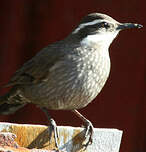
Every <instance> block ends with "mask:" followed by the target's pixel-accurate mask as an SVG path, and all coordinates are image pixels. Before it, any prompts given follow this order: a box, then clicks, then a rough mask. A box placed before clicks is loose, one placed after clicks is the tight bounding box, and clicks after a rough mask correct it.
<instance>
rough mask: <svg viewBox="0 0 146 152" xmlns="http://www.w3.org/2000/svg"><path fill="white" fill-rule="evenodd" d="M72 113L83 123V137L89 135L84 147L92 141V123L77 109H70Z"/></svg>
mask: <svg viewBox="0 0 146 152" xmlns="http://www.w3.org/2000/svg"><path fill="white" fill-rule="evenodd" d="M72 112H73V113H75V115H76V116H78V117H79V118H80V119H81V120H82V121H83V122H84V123H85V129H86V131H85V138H87V136H88V135H89V139H88V141H87V143H86V144H85V147H87V146H88V145H90V144H92V142H93V132H94V131H93V129H94V127H93V125H92V123H91V122H90V121H89V120H88V119H86V118H85V117H84V116H83V115H82V114H80V113H79V112H78V111H77V110H72Z"/></svg>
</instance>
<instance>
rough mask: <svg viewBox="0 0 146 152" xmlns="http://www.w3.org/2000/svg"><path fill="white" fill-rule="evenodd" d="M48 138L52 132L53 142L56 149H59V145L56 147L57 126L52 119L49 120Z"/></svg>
mask: <svg viewBox="0 0 146 152" xmlns="http://www.w3.org/2000/svg"><path fill="white" fill-rule="evenodd" d="M50 126H51V127H50V129H51V130H50V137H51V136H52V133H53V132H54V140H55V146H56V147H57V148H59V145H58V138H59V136H58V130H57V125H56V122H55V121H54V119H52V118H51V119H50Z"/></svg>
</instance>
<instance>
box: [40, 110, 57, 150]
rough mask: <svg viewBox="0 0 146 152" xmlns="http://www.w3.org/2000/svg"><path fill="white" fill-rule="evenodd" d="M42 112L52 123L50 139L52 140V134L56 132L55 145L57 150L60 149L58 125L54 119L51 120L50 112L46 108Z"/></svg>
mask: <svg viewBox="0 0 146 152" xmlns="http://www.w3.org/2000/svg"><path fill="white" fill-rule="evenodd" d="M41 110H42V111H43V112H44V113H45V114H46V116H47V118H48V120H49V122H50V129H51V130H50V135H49V138H51V136H52V132H54V139H55V145H56V147H57V148H59V145H58V141H57V139H58V137H59V136H58V130H57V125H56V122H55V121H54V119H53V118H51V116H50V115H49V112H48V110H47V109H46V108H41Z"/></svg>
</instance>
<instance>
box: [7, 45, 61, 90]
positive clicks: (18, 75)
mask: <svg viewBox="0 0 146 152" xmlns="http://www.w3.org/2000/svg"><path fill="white" fill-rule="evenodd" d="M63 56H64V54H63V51H60V50H57V48H56V47H47V48H45V49H43V50H42V51H40V52H39V53H38V54H37V55H36V56H34V57H33V58H32V59H31V60H29V61H28V62H26V63H25V64H24V65H23V66H22V67H21V68H20V69H19V70H17V71H16V72H15V73H14V75H13V76H12V78H11V80H10V81H9V82H8V84H7V85H5V87H8V86H13V85H17V84H32V83H33V84H34V83H39V82H41V81H45V79H46V78H47V77H48V76H49V69H50V68H51V67H52V66H53V65H54V64H55V63H56V62H57V61H58V60H61V58H62V57H63Z"/></svg>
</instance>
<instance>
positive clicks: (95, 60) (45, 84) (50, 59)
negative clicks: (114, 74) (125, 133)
mask: <svg viewBox="0 0 146 152" xmlns="http://www.w3.org/2000/svg"><path fill="white" fill-rule="evenodd" d="M141 27H142V25H140V24H136V23H120V22H118V21H116V20H115V19H113V18H112V17H110V16H108V15H106V14H102V13H90V14H88V15H86V16H85V17H83V18H82V19H81V21H80V22H79V24H78V25H77V26H76V27H75V28H74V29H73V31H72V32H71V33H70V34H69V35H68V36H67V37H66V38H64V39H63V40H60V41H57V42H54V43H53V44H50V45H48V46H46V47H45V48H43V49H42V50H41V51H40V52H38V53H37V54H36V55H35V56H34V57H32V59H30V60H28V61H27V62H26V63H24V64H23V65H22V67H21V68H20V69H18V70H17V71H16V72H15V73H14V75H13V76H12V77H11V79H10V81H9V82H8V83H7V84H6V85H5V86H4V87H11V89H10V90H9V91H8V92H7V93H6V94H4V95H3V96H1V97H0V114H2V115H7V114H12V113H14V112H16V111H17V110H18V109H20V108H22V107H23V106H25V105H26V104H29V103H32V104H34V105H37V106H38V107H40V108H41V109H42V110H43V111H44V112H45V114H46V116H47V117H48V121H49V122H50V125H51V127H52V131H54V138H55V143H56V146H57V147H58V141H57V140H58V138H59V137H58V131H57V125H56V122H55V120H54V119H53V118H52V117H51V116H50V115H49V112H48V110H67V111H71V112H73V113H74V114H75V115H76V116H78V117H79V118H80V119H81V120H82V121H83V123H84V126H85V139H86V137H88V140H87V142H86V144H85V146H86V147H87V146H88V145H90V144H92V142H93V134H94V127H93V125H92V123H91V121H89V120H88V119H87V118H85V117H84V116H83V115H82V114H81V113H80V112H79V111H78V109H81V108H84V107H86V106H87V105H88V104H89V103H91V102H92V101H93V99H95V98H96V96H97V95H98V94H99V93H100V92H101V90H102V88H103V87H104V85H105V83H106V81H107V79H108V77H109V73H110V67H111V63H110V56H109V47H110V44H111V43H112V41H113V40H114V39H115V38H116V36H117V35H118V33H119V32H120V31H121V30H124V29H131V28H141ZM129 45H130V44H129Z"/></svg>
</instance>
